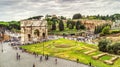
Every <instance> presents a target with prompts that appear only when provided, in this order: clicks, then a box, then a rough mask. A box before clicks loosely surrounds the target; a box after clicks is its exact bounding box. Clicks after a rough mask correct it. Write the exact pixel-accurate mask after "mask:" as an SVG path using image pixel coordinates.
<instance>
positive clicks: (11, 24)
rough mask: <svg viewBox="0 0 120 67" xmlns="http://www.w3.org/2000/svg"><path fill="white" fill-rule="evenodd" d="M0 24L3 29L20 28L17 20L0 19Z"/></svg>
mask: <svg viewBox="0 0 120 67" xmlns="http://www.w3.org/2000/svg"><path fill="white" fill-rule="evenodd" d="M0 26H3V27H4V28H5V29H7V30H11V31H12V30H13V29H16V31H18V30H20V22H19V21H10V22H3V21H0ZM14 31H15V30H14Z"/></svg>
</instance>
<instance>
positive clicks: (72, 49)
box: [21, 39, 120, 67]
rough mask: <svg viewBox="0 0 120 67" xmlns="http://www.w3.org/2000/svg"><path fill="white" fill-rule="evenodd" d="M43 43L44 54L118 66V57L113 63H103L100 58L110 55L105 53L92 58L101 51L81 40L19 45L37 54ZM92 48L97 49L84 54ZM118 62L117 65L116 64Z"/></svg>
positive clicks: (87, 62) (106, 57) (99, 64)
mask: <svg viewBox="0 0 120 67" xmlns="http://www.w3.org/2000/svg"><path fill="white" fill-rule="evenodd" d="M43 45H44V54H49V55H50V56H55V57H59V58H64V59H67V60H72V61H76V59H77V58H78V59H79V62H81V63H84V64H89V62H91V63H92V65H93V66H96V67H119V66H120V59H118V60H117V61H116V62H115V63H114V65H108V64H105V63H104V62H103V61H101V60H109V59H110V58H111V56H109V55H106V56H103V57H101V58H100V59H98V60H94V59H92V58H91V57H92V56H94V55H98V54H101V53H102V52H100V51H98V49H97V46H95V45H92V44H86V43H83V42H76V41H73V40H67V39H58V40H52V41H47V42H43V43H38V44H32V45H24V46H21V47H22V48H23V49H27V51H29V52H36V53H38V54H43ZM93 49H97V51H96V52H93V53H91V54H89V55H86V54H84V52H86V51H90V50H93ZM118 64H119V65H118Z"/></svg>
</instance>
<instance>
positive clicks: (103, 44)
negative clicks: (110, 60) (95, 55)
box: [98, 39, 111, 52]
mask: <svg viewBox="0 0 120 67" xmlns="http://www.w3.org/2000/svg"><path fill="white" fill-rule="evenodd" d="M110 43H111V41H110V40H106V39H104V40H101V41H100V42H99V44H98V47H99V50H100V51H103V52H107V51H108V46H109V45H110Z"/></svg>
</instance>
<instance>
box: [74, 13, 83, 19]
mask: <svg viewBox="0 0 120 67" xmlns="http://www.w3.org/2000/svg"><path fill="white" fill-rule="evenodd" d="M81 18H82V15H81V14H80V13H77V14H74V15H73V19H81Z"/></svg>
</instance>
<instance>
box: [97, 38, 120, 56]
mask: <svg viewBox="0 0 120 67" xmlns="http://www.w3.org/2000/svg"><path fill="white" fill-rule="evenodd" d="M98 47H99V50H100V51H103V52H108V53H113V54H119V55H120V43H119V42H116V43H112V42H111V41H110V40H107V39H103V40H101V41H100V42H99V44H98Z"/></svg>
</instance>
